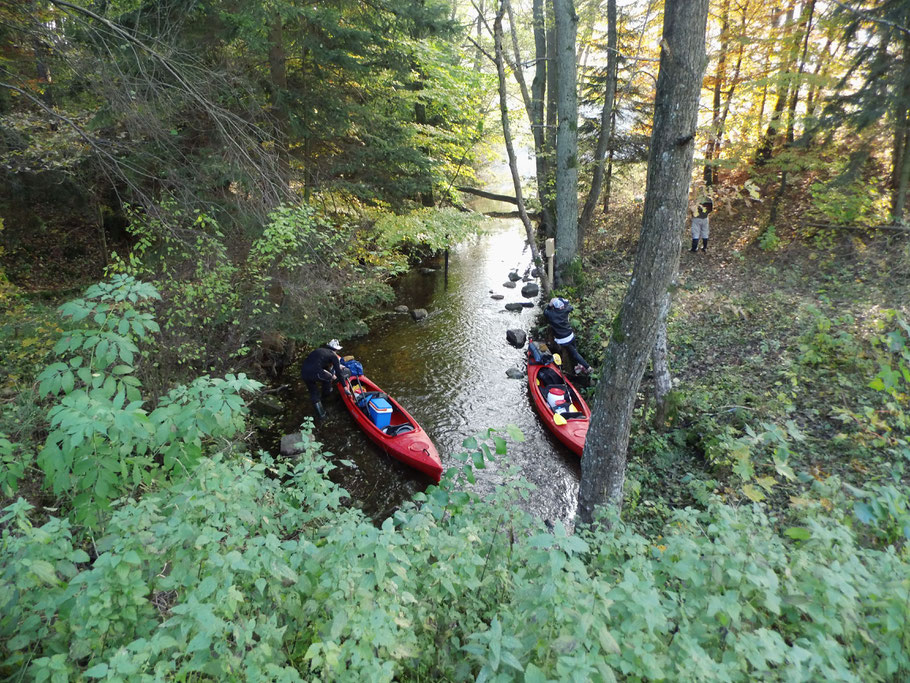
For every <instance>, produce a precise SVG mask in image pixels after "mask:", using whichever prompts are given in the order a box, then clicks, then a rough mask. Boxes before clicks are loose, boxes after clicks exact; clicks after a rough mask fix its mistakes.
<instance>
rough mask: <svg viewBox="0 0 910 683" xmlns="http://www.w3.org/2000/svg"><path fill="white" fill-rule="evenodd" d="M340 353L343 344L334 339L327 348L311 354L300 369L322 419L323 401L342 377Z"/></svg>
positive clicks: (316, 350)
mask: <svg viewBox="0 0 910 683" xmlns="http://www.w3.org/2000/svg"><path fill="white" fill-rule="evenodd" d="M339 351H341V344H340V343H339V342H338V340H337V339H333V340H332V341H330V342H329V343H328V344H326V345H325V346H320V347H319V348H318V349H315V350H314V351H312V352H310V355H308V356H307V357H306V359H305V360H304V361H303V365H302V366H301V367H300V378H301V379H302V380H303V381H304V383H305V384H306V386H307V389H309V391H310V400H311V401H312V402H313V407H314V408H315V409H316V414H317V415H318V416H319V417H321V418H322V417H325V408H323V407H322V399H323V398H325V397H326V396H328V395H329V392H331V391H332V382H333V381H335V379H336V378H337V377H341V376H342V375H341V363H340V362H339V356H338V352H339ZM320 385H321V387H320ZM320 388H321V391H320Z"/></svg>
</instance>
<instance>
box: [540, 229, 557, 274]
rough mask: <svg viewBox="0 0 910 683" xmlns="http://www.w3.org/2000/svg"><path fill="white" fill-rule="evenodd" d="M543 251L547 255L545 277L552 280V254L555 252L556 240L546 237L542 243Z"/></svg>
mask: <svg viewBox="0 0 910 683" xmlns="http://www.w3.org/2000/svg"><path fill="white" fill-rule="evenodd" d="M543 253H544V255H545V256H546V257H547V277H548V278H549V279H550V282H553V256H554V255H555V254H556V240H554V239H553V238H552V237H549V238H547V240H546V241H545V242H544V243H543Z"/></svg>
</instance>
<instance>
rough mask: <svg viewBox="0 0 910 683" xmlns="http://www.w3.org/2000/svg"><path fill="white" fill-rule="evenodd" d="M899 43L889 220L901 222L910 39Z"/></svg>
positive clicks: (908, 147)
mask: <svg viewBox="0 0 910 683" xmlns="http://www.w3.org/2000/svg"><path fill="white" fill-rule="evenodd" d="M901 39H902V41H903V62H904V64H903V69H902V78H901V86H900V92H899V93H898V96H897V97H896V98H895V100H896V101H895V107H894V109H895V117H894V150H893V156H892V160H891V161H892V166H893V171H892V176H891V177H892V181H891V188H892V189H891V219H892V220H893V221H894V222H895V223H898V224H901V223H903V222H904V210H905V208H906V206H907V186H908V184H910V38H908V37H907V35H906V34H904V35H903V36H902V38H901Z"/></svg>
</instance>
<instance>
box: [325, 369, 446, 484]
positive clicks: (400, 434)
mask: <svg viewBox="0 0 910 683" xmlns="http://www.w3.org/2000/svg"><path fill="white" fill-rule="evenodd" d="M350 382H351V383H350V384H345V383H343V382H338V392H339V393H340V394H341V398H342V400H343V401H344V405H345V406H346V407H347V409H348V412H350V413H351V415H353V416H354V420H356V421H357V424H358V425H360V428H361V429H362V430H363V431H364V432H366V435H367V436H368V437H370V440H371V441H373V442H374V443H375V444H377V445H378V446H380V447H381V448H382V449H383V450H384V451H385V452H386V453H388V454H389V455H390V456H392V457H393V458H395V460H398V461H400V462H403V463H404V464H405V465H410V466H411V467H413V468H415V469H418V470H420V471H421V472H423V473H424V474H427V475H429V476H430V477H431V478H432V479H433V481H435V482H437V483H438V482H439V480H440V479H441V478H442V461H441V460H440V459H439V453H438V452H437V451H436V446H434V445H433V442H432V441H430V437H429V436H427V433H426V432H425V431H423V429H421V427H420V425H419V424H417V420H415V419H414V418H413V417H411V415H410V414H409V413H408V411H406V410H405V409H404V408H402V407H401V405H400V404H399V403H398V401H396V400H395V399H394V398H392V397H391V396H389V395H388V394H386V393H385V392H383V391H382V389H380V388H379V387H378V386H377V385H376V383H375V382H372V381H371V380H370V379H368V378H367V377H366V376H365V375H360V376H359V377H352V378H351V380H350ZM352 390H353V392H354V394H353V396H352V395H351V391H352ZM366 394H373V395H374V396H375V397H377V398H384V399H385V400H386V401H388V402H389V405H390V406H391V407H392V414H391V420H390V421H389V426H388V427H385V428H382V429H380V428H379V427H377V426H376V425H375V424H374V423H373V420H372V419H371V418H370V415H369V414H368V413H367V411H366V409H365V408H360V407H359V406H358V404H357V402H358V400H360V399H364V398H366ZM362 402H363V403H366V401H362Z"/></svg>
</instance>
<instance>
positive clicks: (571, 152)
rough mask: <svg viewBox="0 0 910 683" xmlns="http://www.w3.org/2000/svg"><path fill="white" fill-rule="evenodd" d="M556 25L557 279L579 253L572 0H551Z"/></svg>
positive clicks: (576, 125) (576, 24) (574, 15)
mask: <svg viewBox="0 0 910 683" xmlns="http://www.w3.org/2000/svg"><path fill="white" fill-rule="evenodd" d="M553 16H554V23H555V25H556V106H557V111H558V116H557V127H556V281H557V282H559V280H560V278H561V277H562V276H563V275H564V271H565V269H566V266H568V265H569V263H570V262H571V261H572V260H573V259H575V257H576V256H577V255H578V252H579V249H578V93H577V91H576V79H577V66H578V65H577V63H576V61H575V35H576V30H577V28H578V15H577V14H575V7H574V3H573V2H572V0H553Z"/></svg>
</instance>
